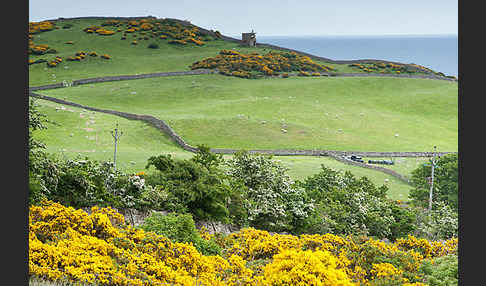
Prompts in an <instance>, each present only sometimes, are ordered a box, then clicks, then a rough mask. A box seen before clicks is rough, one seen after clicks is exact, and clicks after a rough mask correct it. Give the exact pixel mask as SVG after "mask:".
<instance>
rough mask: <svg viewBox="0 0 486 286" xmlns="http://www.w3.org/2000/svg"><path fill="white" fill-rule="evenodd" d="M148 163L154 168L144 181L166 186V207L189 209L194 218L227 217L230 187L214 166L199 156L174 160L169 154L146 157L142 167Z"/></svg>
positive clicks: (172, 209) (222, 219)
mask: <svg viewBox="0 0 486 286" xmlns="http://www.w3.org/2000/svg"><path fill="white" fill-rule="evenodd" d="M196 158H198V157H196ZM150 166H154V167H155V168H156V169H157V170H158V172H156V173H155V174H154V175H152V176H148V177H147V181H148V183H150V184H152V185H156V186H159V188H162V189H164V190H167V193H168V198H167V201H166V202H165V204H164V206H165V207H166V208H167V209H168V210H170V211H176V212H190V213H192V214H193V215H194V216H195V218H196V219H208V220H220V221H226V220H227V218H228V209H227V206H226V202H227V199H228V198H229V196H230V194H231V189H230V186H229V185H228V184H227V183H226V182H225V181H224V178H223V177H222V174H221V173H220V172H219V171H218V169H217V167H214V166H212V165H211V164H210V163H205V162H203V161H200V160H176V159H173V158H172V157H171V156H170V155H160V156H152V157H150V158H149V159H148V163H147V166H146V168H149V167H150Z"/></svg>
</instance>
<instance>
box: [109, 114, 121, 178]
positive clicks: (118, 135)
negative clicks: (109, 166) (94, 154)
mask: <svg viewBox="0 0 486 286" xmlns="http://www.w3.org/2000/svg"><path fill="white" fill-rule="evenodd" d="M122 135H123V132H122V131H120V134H118V122H117V123H116V127H115V132H113V131H111V136H113V138H114V139H115V154H114V155H113V165H114V168H115V172H116V146H117V142H118V139H120V137H121V136H122Z"/></svg>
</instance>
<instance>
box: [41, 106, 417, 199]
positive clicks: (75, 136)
mask: <svg viewBox="0 0 486 286" xmlns="http://www.w3.org/2000/svg"><path fill="white" fill-rule="evenodd" d="M36 103H37V105H38V107H39V111H41V112H42V113H44V114H46V115H47V118H48V119H49V120H50V121H51V122H52V123H49V124H47V129H45V130H39V131H36V132H35V133H34V137H35V138H36V139H39V140H41V141H42V142H44V143H45V144H46V145H47V147H48V148H47V152H49V153H55V154H59V155H60V156H64V157H65V158H75V157H77V156H81V157H83V158H84V157H88V158H90V159H95V160H100V161H113V152H114V142H113V137H112V135H111V133H110V132H111V131H112V130H114V128H115V126H116V124H117V123H118V126H119V130H121V131H123V135H122V137H121V138H120V141H119V142H118V152H117V167H118V168H119V169H120V170H123V171H125V172H138V171H142V170H144V169H145V165H146V163H147V159H148V158H149V157H150V156H154V155H160V154H171V155H172V156H174V157H175V158H179V159H188V158H191V157H192V156H193V154H192V153H190V152H187V151H184V150H182V149H181V148H179V147H177V146H176V145H175V143H173V142H172V141H171V140H170V139H169V138H168V137H167V136H165V135H164V134H163V133H161V132H160V131H158V130H156V129H155V128H154V127H152V126H150V125H148V124H146V123H143V122H141V121H135V120H128V119H124V118H121V117H117V116H114V115H110V114H103V113H98V112H92V111H83V109H81V108H76V107H71V106H63V105H60V104H57V103H53V102H50V101H46V100H36ZM62 107H64V108H65V109H61V108H62ZM224 157H225V159H230V158H231V155H225V156H224ZM273 158H274V159H275V160H280V161H281V162H282V164H283V165H285V166H286V167H288V168H289V175H291V177H292V178H293V179H294V180H303V179H305V177H307V176H310V175H313V174H315V173H318V172H319V171H320V169H321V164H324V165H325V166H327V167H329V168H332V169H335V170H342V171H346V170H349V171H351V172H352V173H353V174H354V175H355V176H357V177H361V176H366V177H368V178H369V179H370V180H372V181H373V182H374V183H375V184H377V185H382V184H386V185H387V186H389V197H390V198H393V199H401V200H405V199H406V197H407V194H408V191H409V189H410V186H408V185H407V184H405V183H403V182H401V181H399V180H397V179H395V178H394V177H392V176H390V175H387V174H384V173H382V172H378V171H374V170H371V169H365V168H360V167H356V166H350V165H346V164H343V163H341V162H339V161H336V160H334V159H332V158H330V157H312V156H274V157H273ZM395 160H397V161H400V162H402V160H405V161H407V160H409V158H407V159H405V158H396V159H395ZM396 166H398V164H397V165H396ZM402 168H403V172H404V173H409V172H411V170H412V168H415V165H414V164H407V165H403V167H402ZM386 179H388V181H386Z"/></svg>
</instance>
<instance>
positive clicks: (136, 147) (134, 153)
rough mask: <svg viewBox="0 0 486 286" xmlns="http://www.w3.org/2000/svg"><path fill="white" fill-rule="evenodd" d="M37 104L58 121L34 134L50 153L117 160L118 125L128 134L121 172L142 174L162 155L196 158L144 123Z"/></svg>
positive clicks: (122, 145) (120, 151) (121, 144)
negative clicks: (114, 133) (114, 134)
mask: <svg viewBox="0 0 486 286" xmlns="http://www.w3.org/2000/svg"><path fill="white" fill-rule="evenodd" d="M36 102H37V104H38V105H39V111H40V112H42V113H43V114H46V115H47V118H48V119H49V120H50V121H53V122H54V124H47V127H48V128H47V129H46V130H40V131H37V132H36V133H34V136H35V137H36V138H37V139H39V140H41V141H42V142H44V143H45V144H46V145H47V147H48V149H47V151H48V152H49V153H58V154H62V155H63V156H66V157H67V158H74V157H76V156H83V157H84V156H87V157H89V158H90V159H95V160H102V161H113V152H114V141H113V137H112V135H111V133H110V132H111V131H112V130H114V128H115V125H116V123H118V124H119V128H120V130H121V131H123V133H124V134H123V135H122V137H121V138H120V141H119V142H118V152H117V167H118V168H119V169H122V170H125V171H128V172H136V171H141V170H143V168H144V167H145V164H146V163H147V159H148V158H149V157H150V156H153V155H158V154H173V155H174V156H176V157H179V158H189V157H191V156H192V154H191V153H190V152H186V151H184V150H182V149H181V148H179V147H178V146H177V145H176V144H175V143H173V142H172V141H171V140H170V139H169V138H168V137H167V136H166V135H165V134H163V133H161V132H159V131H158V130H156V129H155V128H153V127H152V126H150V125H148V124H146V123H144V122H141V121H135V120H128V119H125V118H121V117H118V116H114V115H109V114H103V113H97V112H92V111H83V109H80V108H75V107H70V106H66V107H65V108H66V110H58V111H56V107H57V108H60V107H61V106H62V105H59V104H57V103H53V102H49V101H45V100H37V101H36ZM71 134H72V136H71Z"/></svg>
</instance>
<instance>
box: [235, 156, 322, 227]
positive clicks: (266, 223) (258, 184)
mask: <svg viewBox="0 0 486 286" xmlns="http://www.w3.org/2000/svg"><path fill="white" fill-rule="evenodd" d="M228 167H229V169H228V174H229V175H230V176H231V177H232V178H234V179H235V180H237V181H239V182H241V183H242V184H243V185H244V186H245V187H246V188H247V190H246V192H245V193H244V194H243V199H244V205H245V209H246V210H247V217H248V222H249V225H250V226H253V227H257V228H261V229H267V230H271V231H289V232H298V231H299V230H300V227H301V225H303V224H305V220H306V219H307V217H308V216H309V215H310V214H311V213H312V211H313V209H314V205H313V203H312V200H311V199H309V198H308V196H307V194H306V193H305V192H304V190H303V189H302V188H298V187H296V186H294V184H293V181H292V179H291V178H290V176H289V175H287V174H286V171H287V170H286V169H285V168H284V167H283V166H282V165H281V164H280V163H279V162H274V161H272V160H271V157H269V156H263V155H259V156H251V155H250V154H248V153H247V152H239V153H236V154H235V155H234V157H233V159H232V160H229V161H228Z"/></svg>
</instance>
